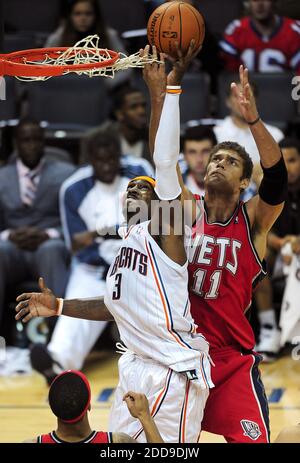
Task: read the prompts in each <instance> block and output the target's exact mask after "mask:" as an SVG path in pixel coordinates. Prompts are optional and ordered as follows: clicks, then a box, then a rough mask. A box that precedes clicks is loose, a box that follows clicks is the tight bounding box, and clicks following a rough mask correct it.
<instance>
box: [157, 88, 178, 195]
mask: <svg viewBox="0 0 300 463" xmlns="http://www.w3.org/2000/svg"><path fill="white" fill-rule="evenodd" d="M179 137H180V116H179V94H170V93H167V94H166V97H165V101H164V105H163V110H162V114H161V118H160V123H159V127H158V130H157V134H156V138H155V145H154V154H153V160H154V164H155V180H156V187H155V191H156V194H157V195H158V197H159V198H160V199H162V200H169V201H170V200H172V199H175V198H177V197H178V196H179V195H180V193H181V187H180V183H179V180H178V176H177V170H176V166H177V162H178V156H179V149H180V146H179Z"/></svg>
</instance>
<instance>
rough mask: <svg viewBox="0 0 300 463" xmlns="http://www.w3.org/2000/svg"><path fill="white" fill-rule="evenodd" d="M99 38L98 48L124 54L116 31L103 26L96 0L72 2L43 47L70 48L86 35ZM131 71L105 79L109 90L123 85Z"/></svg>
mask: <svg viewBox="0 0 300 463" xmlns="http://www.w3.org/2000/svg"><path fill="white" fill-rule="evenodd" d="M95 34H97V35H98V36H99V37H100V47H101V48H108V49H109V50H115V51H118V52H122V53H126V50H125V48H124V45H123V42H122V41H121V39H120V38H119V36H118V33H117V31H115V30H114V29H112V28H110V27H109V26H107V25H106V24H105V21H104V18H103V14H102V11H101V9H100V4H99V2H98V1H97V0H72V1H71V2H70V6H69V11H68V12H67V17H66V21H65V22H64V23H63V24H62V25H61V26H59V27H58V29H57V30H56V31H54V32H53V33H52V34H51V35H50V36H49V37H48V39H47V41H46V43H45V47H72V46H74V45H75V43H76V42H78V41H79V40H82V39H84V38H85V37H87V36H88V35H95ZM130 76H131V71H130V70H127V71H122V72H119V73H116V75H115V78H114V79H106V83H107V85H108V86H109V87H110V88H115V87H117V86H118V85H123V84H124V83H125V82H127V81H128V80H129V79H130Z"/></svg>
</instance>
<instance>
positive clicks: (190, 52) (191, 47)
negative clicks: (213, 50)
mask: <svg viewBox="0 0 300 463" xmlns="http://www.w3.org/2000/svg"><path fill="white" fill-rule="evenodd" d="M195 45H196V41H195V39H192V40H191V42H190V45H189V48H188V51H187V54H186V57H187V58H191V57H192V56H193V54H194V53H195Z"/></svg>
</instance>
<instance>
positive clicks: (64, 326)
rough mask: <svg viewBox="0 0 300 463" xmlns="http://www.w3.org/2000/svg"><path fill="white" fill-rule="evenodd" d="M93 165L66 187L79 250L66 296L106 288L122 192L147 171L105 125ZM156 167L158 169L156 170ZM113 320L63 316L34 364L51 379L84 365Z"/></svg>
mask: <svg viewBox="0 0 300 463" xmlns="http://www.w3.org/2000/svg"><path fill="white" fill-rule="evenodd" d="M87 152H88V156H89V163H90V165H89V166H87V167H82V168H80V169H79V170H78V171H77V172H76V173H75V174H74V175H73V176H72V177H70V178H69V179H67V180H66V182H65V183H64V184H63V186H62V189H61V217H62V223H63V230H64V236H65V241H66V243H67V246H68V248H69V249H70V251H71V252H72V253H73V259H72V271H71V275H70V279H69V282H68V286H67V290H66V297H68V298H71V299H73V298H82V297H99V296H102V295H103V294H104V291H105V278H106V273H107V270H108V268H109V266H110V264H111V262H112V260H113V258H114V257H115V255H116V254H117V251H118V249H119V246H120V243H121V240H120V239H119V235H118V233H117V228H118V225H119V224H121V222H123V214H122V193H124V192H125V191H126V188H127V185H128V180H129V179H130V178H132V177H135V176H138V175H146V174H147V172H146V171H145V169H144V168H143V163H138V161H136V160H134V161H135V162H134V163H133V164H131V162H130V158H129V157H126V156H123V157H121V152H120V143H119V140H118V138H117V137H116V134H115V131H114V130H113V129H102V130H99V131H98V132H97V133H96V134H95V135H94V136H93V137H91V138H90V139H89V141H88V144H87ZM152 173H153V172H152ZM106 324H107V322H96V321H88V320H80V319H75V318H69V317H61V318H59V320H58V321H57V324H56V326H55V329H54V332H53V334H52V339H51V342H50V344H49V346H48V349H46V347H45V346H44V345H40V344H37V345H35V346H34V347H33V348H32V350H31V361H32V365H33V367H34V368H35V369H36V370H37V371H39V372H40V373H42V374H43V375H44V376H45V378H46V379H47V381H48V383H49V384H50V383H51V381H52V380H53V378H54V376H55V374H56V373H58V372H59V369H60V367H61V369H69V368H75V369H81V367H82V365H83V362H84V360H85V357H86V356H87V354H88V353H89V351H90V350H91V348H92V347H93V345H94V344H95V342H96V340H97V338H98V337H99V335H100V334H101V333H102V331H103V330H104V328H105V326H106Z"/></svg>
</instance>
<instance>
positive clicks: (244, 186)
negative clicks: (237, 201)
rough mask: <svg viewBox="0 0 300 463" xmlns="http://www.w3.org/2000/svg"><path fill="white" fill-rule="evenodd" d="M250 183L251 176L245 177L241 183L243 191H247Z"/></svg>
mask: <svg viewBox="0 0 300 463" xmlns="http://www.w3.org/2000/svg"><path fill="white" fill-rule="evenodd" d="M249 184H250V179H249V178H243V179H242V180H241V183H240V189H241V190H242V191H245V190H246V189H247V188H248V186H249Z"/></svg>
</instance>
